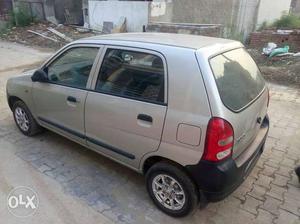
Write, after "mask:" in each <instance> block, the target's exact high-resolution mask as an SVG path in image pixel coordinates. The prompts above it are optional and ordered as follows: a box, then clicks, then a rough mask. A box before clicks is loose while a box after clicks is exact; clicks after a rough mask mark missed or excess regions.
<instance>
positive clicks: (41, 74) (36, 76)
mask: <svg viewBox="0 0 300 224" xmlns="http://www.w3.org/2000/svg"><path fill="white" fill-rule="evenodd" d="M31 80H32V81H33V82H48V75H47V73H46V72H45V71H43V70H41V69H38V70H36V71H35V72H34V73H33V75H32V76H31Z"/></svg>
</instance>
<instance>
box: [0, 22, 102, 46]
mask: <svg viewBox="0 0 300 224" xmlns="http://www.w3.org/2000/svg"><path fill="white" fill-rule="evenodd" d="M98 34H99V33H98V32H93V31H92V30H89V29H85V28H82V27H76V26H71V25H62V24H59V25H55V24H52V23H35V24H31V25H30V26H27V27H13V28H11V29H10V30H9V31H8V32H7V33H6V34H3V35H2V36H1V37H0V38H1V39H3V40H7V41H12V42H17V43H21V44H25V45H29V46H38V47H41V48H52V49H55V50H57V49H59V48H61V47H62V46H64V45H65V44H67V43H69V42H71V41H73V40H77V39H81V38H85V37H90V36H94V35H98Z"/></svg>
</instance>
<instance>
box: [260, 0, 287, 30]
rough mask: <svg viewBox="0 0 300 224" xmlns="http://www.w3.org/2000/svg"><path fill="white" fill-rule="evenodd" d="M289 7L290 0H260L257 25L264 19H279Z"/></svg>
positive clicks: (268, 21)
mask: <svg viewBox="0 0 300 224" xmlns="http://www.w3.org/2000/svg"><path fill="white" fill-rule="evenodd" d="M290 7H291V0H261V1H260V5H259V9H258V17H257V26H260V25H261V24H262V23H263V22H264V21H266V22H267V23H272V22H274V21H275V20H276V19H279V18H280V17H281V16H282V15H283V14H284V13H288V12H289V11H290Z"/></svg>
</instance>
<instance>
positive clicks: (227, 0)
mask: <svg viewBox="0 0 300 224" xmlns="http://www.w3.org/2000/svg"><path fill="white" fill-rule="evenodd" d="M236 2H238V0H184V1H182V0H165V1H160V0H156V1H155V0H154V1H153V3H152V5H153V4H154V5H155V4H157V5H159V4H161V8H166V10H161V11H162V12H164V13H162V14H161V15H160V16H156V15H155V14H153V13H151V14H150V15H151V17H150V21H151V22H174V23H210V24H211V23H213V24H219V23H221V24H231V23H232V20H233V19H234V15H233V13H234V8H235V5H236ZM164 5H166V7H165V6H164ZM151 8H152V9H153V8H155V7H153V6H152V7H151Z"/></svg>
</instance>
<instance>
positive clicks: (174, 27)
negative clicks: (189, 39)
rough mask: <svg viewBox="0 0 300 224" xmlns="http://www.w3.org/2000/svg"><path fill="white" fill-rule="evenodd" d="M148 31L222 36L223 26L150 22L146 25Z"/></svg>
mask: <svg viewBox="0 0 300 224" xmlns="http://www.w3.org/2000/svg"><path fill="white" fill-rule="evenodd" d="M146 31H147V32H161V33H181V34H194V35H203V36H210V37H220V36H221V34H222V26H221V25H202V24H184V23H149V24H148V25H147V27H146Z"/></svg>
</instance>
